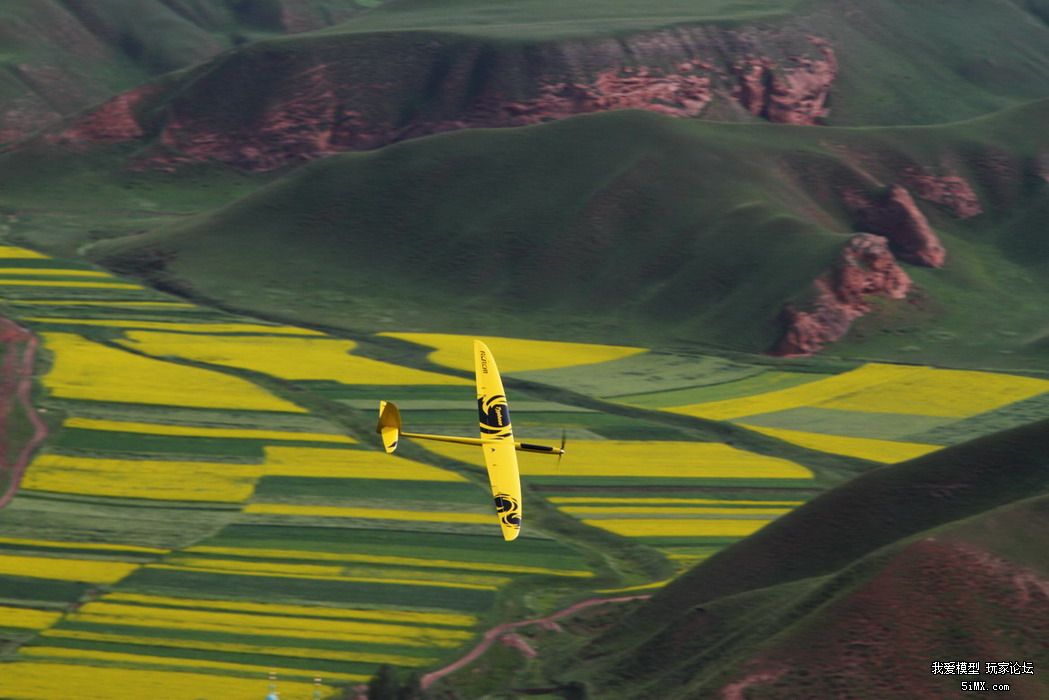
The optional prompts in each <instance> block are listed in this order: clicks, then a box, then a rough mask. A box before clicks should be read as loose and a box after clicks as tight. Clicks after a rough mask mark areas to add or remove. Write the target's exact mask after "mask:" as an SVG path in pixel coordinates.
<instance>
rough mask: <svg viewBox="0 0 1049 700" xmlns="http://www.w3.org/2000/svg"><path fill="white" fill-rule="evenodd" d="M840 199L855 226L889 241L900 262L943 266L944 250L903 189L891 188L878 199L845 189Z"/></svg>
mask: <svg viewBox="0 0 1049 700" xmlns="http://www.w3.org/2000/svg"><path fill="white" fill-rule="evenodd" d="M843 197H844V200H845V203H846V205H847V206H848V207H849V208H850V209H851V210H852V212H853V214H854V215H855V217H856V220H857V221H856V223H857V227H858V228H859V229H860V230H862V231H869V232H871V233H876V234H878V235H881V236H885V237H886V238H888V239H889V242H890V244H891V245H892V249H893V251H894V252H895V253H896V255H897V257H899V259H900V260H903V261H905V262H909V263H912V264H914V265H922V266H924V267H943V263H944V261H945V260H946V258H947V251H946V250H945V249H944V247H943V245H942V244H941V243H940V239H939V238H938V237H937V236H936V233H935V232H934V231H933V230H932V226H930V225H929V220H928V219H927V218H925V214H923V213H922V211H921V209H919V208H918V205H917V204H916V203H915V201H914V198H913V197H912V196H911V193H910V192H909V191H908V190H907V189H906V188H905V187H902V186H901V185H893V186H891V187H890V188H889V189H888V190H887V191H886V192H885V193H884V194H883V195H881V196H878V197H872V196H869V195H867V194H864V193H863V192H860V191H859V190H846V191H845V192H843Z"/></svg>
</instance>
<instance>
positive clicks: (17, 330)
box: [0, 318, 47, 508]
mask: <svg viewBox="0 0 1049 700" xmlns="http://www.w3.org/2000/svg"><path fill="white" fill-rule="evenodd" d="M39 342H40V341H39V340H37V337H36V336H35V335H33V334H32V333H30V332H29V331H27V330H26V329H24V328H22V327H21V326H19V325H18V324H16V323H15V322H14V321H12V320H10V319H7V318H0V343H3V344H4V357H3V360H2V361H0V474H6V476H7V478H6V482H7V486H6V487H5V488H4V490H3V492H2V493H0V508H3V507H4V506H6V505H7V504H8V503H9V502H10V501H11V499H12V498H14V495H15V493H16V492H17V491H18V486H19V484H21V483H22V475H23V474H24V473H25V470H26V466H27V465H28V464H29V459H30V458H31V457H32V456H33V452H34V451H35V450H36V448H37V447H39V446H40V443H41V442H43V441H44V438H46V437H47V426H46V425H45V424H44V421H42V420H40V416H38V415H37V413H36V411H35V410H34V408H33V401H32V390H33V365H34V363H35V362H36V351H37V348H38V347H39ZM16 405H17V406H20V407H21V409H22V411H23V412H24V413H25V416H26V419H27V420H28V421H29V423H30V424H31V425H32V428H33V434H32V435H31V436H30V438H29V439H28V440H27V441H26V443H25V444H24V445H22V446H21V448H20V449H19V448H18V446H17V445H14V444H12V442H13V441H12V437H11V425H10V423H11V414H12V412H13V411H14V409H15V407H16ZM15 450H17V454H13V453H14V451H15Z"/></svg>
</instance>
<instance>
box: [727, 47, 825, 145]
mask: <svg viewBox="0 0 1049 700" xmlns="http://www.w3.org/2000/svg"><path fill="white" fill-rule="evenodd" d="M811 40H812V42H813V45H815V46H817V47H818V48H819V51H820V54H821V56H822V57H821V58H819V59H813V58H808V57H796V58H794V59H793V61H792V62H791V63H792V65H788V66H781V65H777V64H776V63H775V62H774V61H773V60H771V59H769V58H768V57H765V56H762V57H757V58H755V57H751V56H748V57H744V58H742V59H741V60H740V61H738V62H737V63H736V65H735V66H733V72H734V73H735V75H736V76H737V78H738V79H739V85H738V86H737V87H736V89H735V90H734V92H733V94H734V96H735V98H736V99H737V100H739V102H740V104H741V105H743V107H744V108H745V109H746V110H747V111H748V112H750V113H751V114H753V115H754V116H757V117H762V118H764V119H768V120H769V121H770V122H777V123H781V124H818V123H820V120H822V119H823V118H824V117H826V116H827V115H828V114H829V113H830V109H829V108H828V107H827V98H828V96H829V95H830V89H831V86H832V85H833V83H834V79H835V78H836V77H837V75H838V61H837V58H836V57H835V55H834V50H833V49H832V48H831V47H830V45H829V44H828V43H827V42H825V41H823V40H821V39H818V38H816V37H812V38H811Z"/></svg>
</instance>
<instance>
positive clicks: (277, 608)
mask: <svg viewBox="0 0 1049 700" xmlns="http://www.w3.org/2000/svg"><path fill="white" fill-rule="evenodd" d="M102 600H104V601H107V602H120V603H138V604H142V605H154V606H165V607H174V608H203V609H214V610H235V611H240V612H251V613H263V614H266V615H287V616H292V617H321V618H329V619H337V620H379V621H382V622H408V623H417V624H425V625H443V626H445V627H473V626H474V625H476V624H477V618H476V617H475V616H473V615H466V614H461V613H431V612H417V611H414V610H393V609H377V610H371V609H355V608H326V607H321V606H317V605H291V604H283V603H252V602H245V601H239V600H212V599H205V598H174V597H171V596H159V595H147V594H143V593H123V592H120V591H117V592H113V593H107V594H106V595H105V596H103V597H102Z"/></svg>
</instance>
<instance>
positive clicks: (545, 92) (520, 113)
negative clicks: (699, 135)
mask: <svg viewBox="0 0 1049 700" xmlns="http://www.w3.org/2000/svg"><path fill="white" fill-rule="evenodd" d="M692 70H693V66H692V64H688V67H687V68H686V69H685V70H684V71H683V72H681V73H662V72H661V71H658V70H654V69H650V68H647V67H645V66H641V67H639V68H637V69H636V70H633V69H624V70H622V71H618V70H609V71H604V72H602V73H598V75H597V76H596V77H595V78H594V81H593V82H592V83H570V82H560V83H553V84H546V85H543V86H542V87H541V88H540V92H541V93H542V96H541V97H539V98H538V99H535V100H530V101H527V102H511V103H507V104H503V105H501V106H500V108H501V110H502V111H503V113H504V114H505V115H506V116H507V119H508V125H510V126H519V125H523V124H534V123H538V122H540V121H548V120H550V119H561V118H564V117H568V116H571V115H573V114H580V113H583V112H602V111H607V110H611V109H643V110H647V111H649V112H659V113H660V114H668V115H670V116H674V117H697V116H699V115H700V114H701V113H702V112H703V108H704V107H706V106H707V104H708V103H709V102H710V100H711V98H712V95H711V92H710V77H709V76H705V75H692V74H690V73H691V71H692Z"/></svg>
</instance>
